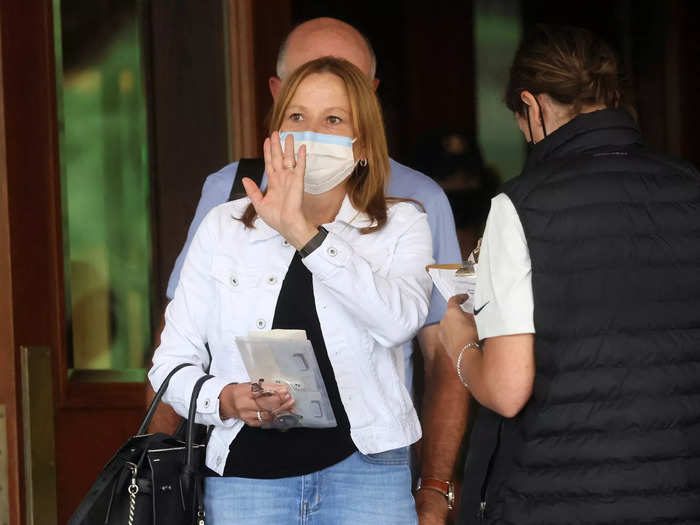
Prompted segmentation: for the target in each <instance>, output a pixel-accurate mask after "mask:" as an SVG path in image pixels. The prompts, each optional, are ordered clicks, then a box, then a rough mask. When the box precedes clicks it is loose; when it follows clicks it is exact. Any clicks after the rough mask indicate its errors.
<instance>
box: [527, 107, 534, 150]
mask: <svg viewBox="0 0 700 525" xmlns="http://www.w3.org/2000/svg"><path fill="white" fill-rule="evenodd" d="M525 107H526V108H527V109H526V110H525V116H526V117H527V130H528V131H529V132H530V141H529V142H530V144H531V145H533V146H534V145H535V137H533V136H532V126H531V125H530V106H529V105H528V104H525Z"/></svg>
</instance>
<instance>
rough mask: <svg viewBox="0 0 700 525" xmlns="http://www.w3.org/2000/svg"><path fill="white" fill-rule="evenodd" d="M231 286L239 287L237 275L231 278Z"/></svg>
mask: <svg viewBox="0 0 700 525" xmlns="http://www.w3.org/2000/svg"><path fill="white" fill-rule="evenodd" d="M231 286H238V279H237V278H236V276H235V275H232V276H231Z"/></svg>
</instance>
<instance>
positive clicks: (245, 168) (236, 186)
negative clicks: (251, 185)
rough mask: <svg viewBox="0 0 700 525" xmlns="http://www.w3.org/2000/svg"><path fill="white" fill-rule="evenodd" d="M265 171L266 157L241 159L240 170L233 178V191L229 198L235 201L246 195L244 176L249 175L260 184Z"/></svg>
mask: <svg viewBox="0 0 700 525" xmlns="http://www.w3.org/2000/svg"><path fill="white" fill-rule="evenodd" d="M263 173H265V159H241V160H239V161H238V170H237V171H236V176H235V178H234V180H233V186H232V187H231V193H230V194H229V196H228V200H230V201H235V200H236V199H242V198H243V197H245V196H246V192H245V188H244V187H243V178H244V177H248V178H249V179H251V180H253V182H255V184H257V185H258V186H260V183H261V182H262V178H263Z"/></svg>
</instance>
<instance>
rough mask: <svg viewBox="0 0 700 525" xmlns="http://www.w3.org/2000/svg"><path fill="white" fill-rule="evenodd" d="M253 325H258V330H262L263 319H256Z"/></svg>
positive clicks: (263, 326) (263, 325)
mask: <svg viewBox="0 0 700 525" xmlns="http://www.w3.org/2000/svg"><path fill="white" fill-rule="evenodd" d="M255 326H257V327H258V330H262V329H263V328H265V319H258V320H257V321H255Z"/></svg>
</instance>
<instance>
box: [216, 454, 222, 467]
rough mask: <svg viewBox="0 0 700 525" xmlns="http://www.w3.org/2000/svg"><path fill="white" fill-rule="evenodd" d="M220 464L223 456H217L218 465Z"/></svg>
mask: <svg viewBox="0 0 700 525" xmlns="http://www.w3.org/2000/svg"><path fill="white" fill-rule="evenodd" d="M219 465H221V456H219V457H218V458H216V466H217V467H218V466H219Z"/></svg>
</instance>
